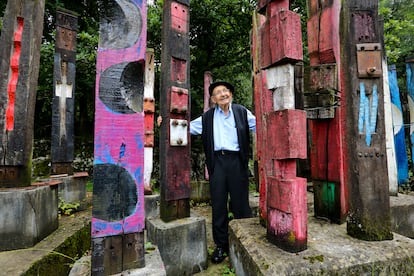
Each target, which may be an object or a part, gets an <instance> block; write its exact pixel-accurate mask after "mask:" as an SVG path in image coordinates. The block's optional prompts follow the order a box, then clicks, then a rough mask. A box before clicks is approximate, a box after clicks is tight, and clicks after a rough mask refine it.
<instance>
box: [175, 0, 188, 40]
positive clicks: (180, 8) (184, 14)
mask: <svg viewBox="0 0 414 276" xmlns="http://www.w3.org/2000/svg"><path fill="white" fill-rule="evenodd" d="M188 18H189V16H188V7H186V6H184V5H182V4H179V3H176V2H172V3H171V28H172V29H173V30H175V31H177V32H180V33H187V31H188Z"/></svg>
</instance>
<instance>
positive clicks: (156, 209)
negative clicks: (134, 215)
mask: <svg viewBox="0 0 414 276" xmlns="http://www.w3.org/2000/svg"><path fill="white" fill-rule="evenodd" d="M144 205H145V207H144V208H145V218H146V219H149V218H155V217H159V216H160V195H146V196H144Z"/></svg>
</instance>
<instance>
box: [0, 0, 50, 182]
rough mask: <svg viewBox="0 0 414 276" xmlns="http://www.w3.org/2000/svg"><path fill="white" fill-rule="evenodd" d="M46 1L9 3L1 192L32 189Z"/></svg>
mask: <svg viewBox="0 0 414 276" xmlns="http://www.w3.org/2000/svg"><path fill="white" fill-rule="evenodd" d="M44 6H45V1H44V0H40V1H25V0H9V1H7V6H6V10H5V12H4V16H3V26H2V30H1V36H0V45H1V47H0V90H1V91H2V93H0V105H1V108H0V131H1V133H0V188H10V187H24V186H30V184H31V179H32V178H31V176H32V163H31V159H32V150H33V146H32V145H33V125H34V112H35V102H36V91H37V78H38V73H39V60H40V45H41V40H42V31H43V14H44Z"/></svg>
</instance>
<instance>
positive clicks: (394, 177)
mask: <svg viewBox="0 0 414 276" xmlns="http://www.w3.org/2000/svg"><path fill="white" fill-rule="evenodd" d="M382 68H384V70H383V74H382V76H383V82H384V124H385V146H386V155H387V168H388V181H389V184H390V189H389V190H390V196H397V195H398V172H397V160H396V157H395V143H394V130H393V129H394V127H393V119H392V104H391V92H390V86H389V81H388V66H387V62H386V60H385V59H383V61H382Z"/></svg>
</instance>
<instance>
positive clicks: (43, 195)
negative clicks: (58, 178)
mask: <svg viewBox="0 0 414 276" xmlns="http://www.w3.org/2000/svg"><path fill="white" fill-rule="evenodd" d="M57 189H58V188H57V185H51V186H31V187H25V188H7V189H1V190H0V206H1V208H0V237H1V238H0V251H4V250H14V249H19V248H28V247H31V246H33V245H35V244H36V243H37V242H39V241H40V240H42V239H43V238H45V237H46V236H48V235H49V234H50V233H52V232H53V231H55V230H56V229H57V228H58V226H59V221H58V212H57V206H58V193H57Z"/></svg>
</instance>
